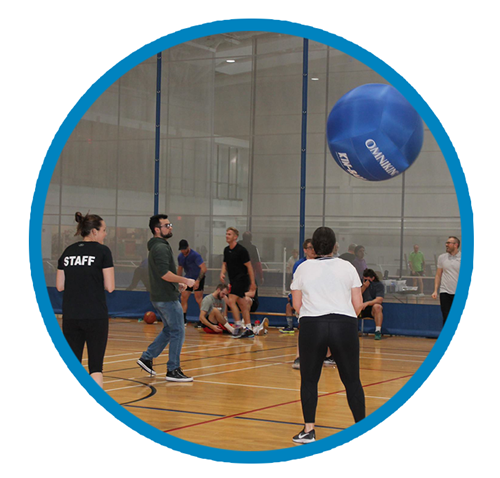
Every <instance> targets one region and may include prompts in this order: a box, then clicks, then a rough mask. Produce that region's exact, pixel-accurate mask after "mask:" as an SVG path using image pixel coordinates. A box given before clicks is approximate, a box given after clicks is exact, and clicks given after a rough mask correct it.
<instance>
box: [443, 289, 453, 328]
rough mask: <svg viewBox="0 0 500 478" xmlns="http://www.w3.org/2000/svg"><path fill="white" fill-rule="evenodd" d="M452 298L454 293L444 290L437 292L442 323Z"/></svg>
mask: <svg viewBox="0 0 500 478" xmlns="http://www.w3.org/2000/svg"><path fill="white" fill-rule="evenodd" d="M454 298H455V294H447V293H446V292H441V294H439V302H440V304H441V313H442V314H443V325H444V324H445V323H446V319H447V318H448V314H449V313H450V309H451V306H452V304H453V299H454Z"/></svg>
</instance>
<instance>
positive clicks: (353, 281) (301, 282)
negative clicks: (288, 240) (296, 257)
mask: <svg viewBox="0 0 500 478" xmlns="http://www.w3.org/2000/svg"><path fill="white" fill-rule="evenodd" d="M354 287H361V280H360V279H359V275H358V273H357V271H356V269H355V268H354V266H353V265H352V264H351V263H350V262H347V261H344V260H343V259H338V258H327V257H325V258H320V259H311V260H309V261H305V262H303V263H302V264H301V265H300V267H298V268H297V270H296V271H295V274H294V276H293V282H292V285H291V286H290V288H291V289H292V290H300V291H301V292H302V307H301V308H300V312H299V318H300V317H318V316H320V315H326V314H342V315H347V316H349V317H356V311H355V310H354V307H353V305H352V295H351V293H352V289H353V288H354Z"/></svg>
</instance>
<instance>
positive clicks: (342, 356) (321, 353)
mask: <svg viewBox="0 0 500 478" xmlns="http://www.w3.org/2000/svg"><path fill="white" fill-rule="evenodd" d="M328 347H329V348H330V350H331V352H332V356H333V359H334V360H335V362H336V363H337V367H338V370H339V375H340V379H341V380H342V383H343V384H344V387H345V389H346V393H347V402H348V404H349V408H350V409H351V412H352V415H353V417H354V421H355V422H359V421H360V420H362V419H363V418H365V393H364V391H363V386H362V385H361V380H360V378H359V338H358V322H357V319H356V318H354V317H348V316H345V315H339V314H329V315H323V316H320V317H301V319H300V334H299V354H300V377H301V385H300V399H301V401H302V413H303V415H304V423H314V422H315V420H316V407H317V405H318V382H319V378H320V376H321V370H322V369H323V361H324V360H325V357H326V353H327V349H328Z"/></svg>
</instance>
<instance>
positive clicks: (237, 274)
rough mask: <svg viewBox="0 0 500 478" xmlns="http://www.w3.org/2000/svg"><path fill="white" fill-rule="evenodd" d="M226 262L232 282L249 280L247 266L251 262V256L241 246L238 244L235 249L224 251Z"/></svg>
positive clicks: (228, 248) (227, 248)
mask: <svg viewBox="0 0 500 478" xmlns="http://www.w3.org/2000/svg"><path fill="white" fill-rule="evenodd" d="M224 262H225V263H226V268H227V273H228V274H229V280H230V281H231V282H236V281H239V280H241V279H248V269H247V267H246V266H245V264H246V263H247V262H250V255H249V254H248V251H247V250H246V249H245V248H244V247H243V246H242V245H241V244H239V243H236V246H234V248H233V249H230V247H229V246H227V247H226V248H225V249H224Z"/></svg>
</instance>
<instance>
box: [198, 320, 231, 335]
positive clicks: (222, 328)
mask: <svg viewBox="0 0 500 478" xmlns="http://www.w3.org/2000/svg"><path fill="white" fill-rule="evenodd" d="M210 323H212V322H210ZM212 325H215V324H212ZM217 327H219V329H221V330H222V332H224V331H225V330H226V329H225V328H224V327H221V325H220V324H217ZM203 330H204V331H205V332H206V333H207V334H217V332H215V331H214V330H212V329H211V328H210V327H206V326H205V327H203ZM217 335H218V334H217Z"/></svg>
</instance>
